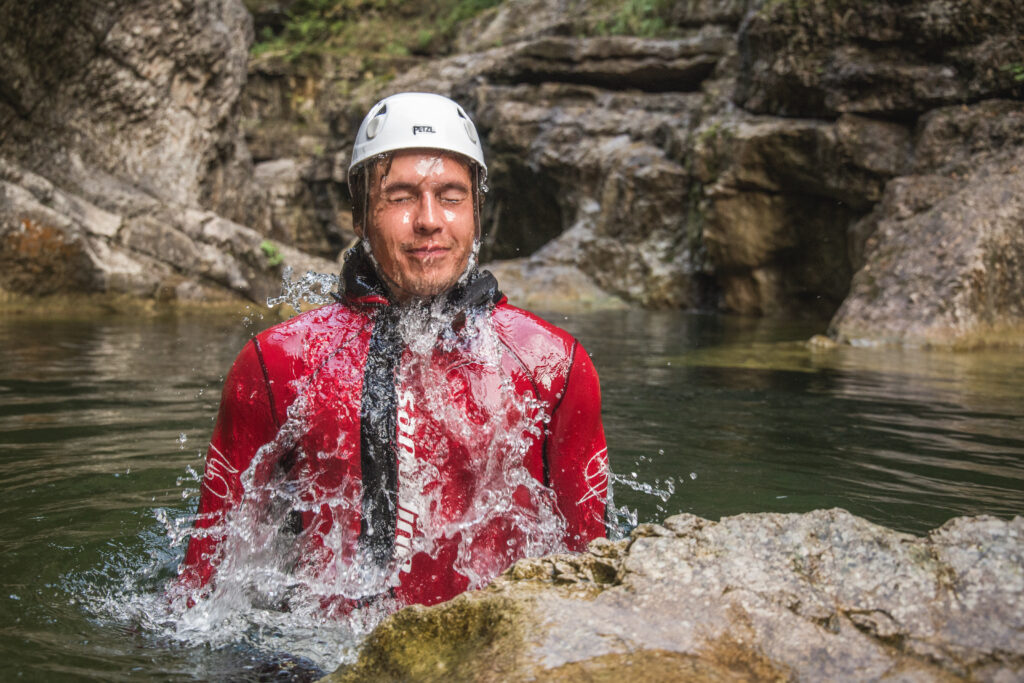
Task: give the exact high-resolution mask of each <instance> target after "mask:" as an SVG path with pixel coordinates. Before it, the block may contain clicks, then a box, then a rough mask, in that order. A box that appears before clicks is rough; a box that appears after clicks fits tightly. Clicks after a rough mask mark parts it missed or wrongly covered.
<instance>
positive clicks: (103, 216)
mask: <svg viewBox="0 0 1024 683" xmlns="http://www.w3.org/2000/svg"><path fill="white" fill-rule="evenodd" d="M126 196H128V197H131V196H133V195H130V194H128V195H126ZM137 196H138V201H137V202H135V205H136V206H146V207H148V208H149V210H148V211H145V212H143V213H140V214H138V215H132V214H127V215H124V214H117V213H112V212H110V211H107V210H105V209H102V208H100V207H99V206H96V205H95V204H92V203H90V202H88V201H87V200H85V199H83V198H82V197H81V196H77V195H73V194H70V193H67V192H65V191H63V190H61V189H59V188H58V187H56V186H55V185H54V184H52V183H50V182H49V181H48V180H46V179H45V178H42V177H40V176H38V175H36V174H34V173H32V172H30V171H27V170H25V169H22V168H19V167H17V166H14V165H12V164H10V163H7V162H4V161H3V159H0V289H3V290H6V291H8V292H12V293H15V294H26V295H32V296H47V295H52V294H66V295H81V294H89V293H105V294H114V295H116V294H124V295H129V296H132V297H141V298H151V299H158V300H161V301H172V300H187V301H197V300H200V299H207V300H210V301H230V300H238V297H239V296H242V297H245V298H246V299H248V300H250V301H257V302H260V303H265V302H266V298H267V297H268V296H271V295H273V294H277V293H278V292H279V290H280V278H281V273H282V270H283V268H285V267H289V266H290V267H292V268H293V269H294V270H298V271H299V272H303V271H305V270H317V271H321V272H326V273H331V272H334V271H335V270H337V265H336V264H335V263H333V262H330V261H326V260H324V259H317V258H316V257H312V256H309V255H307V254H304V253H302V252H299V251H298V250H296V249H293V248H290V247H288V246H286V245H277V244H274V243H272V242H269V241H266V239H265V238H264V237H263V235H261V234H259V233H258V232H256V231H255V230H252V229H250V228H246V227H245V226H242V225H239V224H237V223H234V222H232V221H229V220H227V219H225V218H223V217H220V216H218V215H217V214H215V213H213V212H210V211H201V210H197V209H186V208H182V207H169V206H167V205H164V204H160V203H159V202H155V203H154V204H152V205H150V204H149V202H148V200H147V198H148V199H151V197H150V196H149V195H143V194H140V193H137ZM129 205H131V203H129ZM267 245H269V246H267ZM268 250H269V251H268ZM270 252H273V253H270Z"/></svg>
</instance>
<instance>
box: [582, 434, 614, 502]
mask: <svg viewBox="0 0 1024 683" xmlns="http://www.w3.org/2000/svg"><path fill="white" fill-rule="evenodd" d="M607 459H608V447H607V446H605V447H604V448H602V449H600V450H599V451H598V452H597V453H594V454H593V455H592V456H590V460H588V461H587V466H586V467H584V468H583V479H584V481H585V482H586V484H587V492H586V493H585V494H583V497H582V498H580V499H579V500H578V501H576V504H577V505H582V504H583V503H585V502H587V501H588V500H591V499H594V498H597V499H598V500H604V499H605V497H606V495H607V493H608V466H607V465H606V462H607Z"/></svg>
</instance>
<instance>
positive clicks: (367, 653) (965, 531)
mask: <svg viewBox="0 0 1024 683" xmlns="http://www.w3.org/2000/svg"><path fill="white" fill-rule="evenodd" d="M645 526H646V525H645ZM1022 631H1024V518H1020V517H1017V518H1015V519H1013V520H1012V521H1006V520H1000V519H995V518H992V517H976V518H958V519H954V520H951V521H950V522H948V523H946V524H945V525H944V526H942V527H940V528H939V529H936V530H934V531H932V532H931V533H930V534H929V535H928V536H927V537H924V538H919V537H914V536H910V535H907V534H902V533H897V532H895V531H892V530H889V529H886V528H884V527H880V526H877V525H874V524H871V523H870V522H867V521H865V520H863V519H860V518H857V517H854V516H853V515H850V514H849V513H847V512H845V511H843V510H817V511H814V512H810V513H807V514H802V515H799V514H791V515H784V514H745V515H738V516H736V517H727V518H724V519H722V520H721V521H720V522H711V521H708V520H704V519H700V518H698V517H695V516H693V515H679V516H676V517H671V518H669V519H667V520H665V522H664V524H663V525H660V526H657V525H655V526H653V527H651V528H643V527H642V528H638V529H637V530H636V531H635V532H634V533H633V535H632V538H631V539H629V540H627V541H621V542H618V543H609V542H607V541H602V542H600V543H598V544H596V545H592V546H591V550H590V552H589V553H585V554H583V555H576V556H571V555H570V556H552V557H548V558H540V559H527V560H523V561H521V562H519V563H517V564H516V565H515V566H513V567H512V568H511V569H509V570H508V571H507V572H506V573H505V574H503V575H502V576H501V577H499V578H498V579H497V580H496V581H495V582H494V583H493V584H492V585H491V586H490V587H488V588H487V589H484V590H482V591H478V592H474V593H468V594H464V595H462V596H460V597H458V598H456V599H455V600H452V601H451V602H448V603H445V604H442V605H437V606H434V607H430V608H423V607H410V608H406V609H404V610H402V611H400V612H398V613H397V614H395V615H394V616H392V617H391V618H389V619H388V620H386V621H385V622H384V623H383V624H382V625H381V626H379V627H378V628H377V629H376V630H375V631H374V632H373V633H371V634H370V636H369V637H368V638H367V640H366V641H365V643H364V645H363V647H362V650H361V653H360V656H359V660H358V661H357V662H356V663H355V664H354V665H353V666H351V667H349V668H347V669H345V668H343V669H340V670H339V671H338V672H336V673H335V674H333V676H331V677H329V678H328V679H326V680H333V681H360V680H403V681H410V680H417V681H429V680H441V679H450V678H453V677H454V678H456V679H458V680H467V681H489V680H579V679H586V680H595V679H596V680H608V679H611V678H613V677H626V678H628V679H630V680H643V679H646V678H651V679H653V680H681V679H688V678H696V679H700V680H705V679H707V680H736V679H738V678H739V679H746V680H751V679H753V680H763V679H780V678H784V679H799V680H826V679H830V680H835V679H844V680H865V679H867V680H877V679H883V678H898V679H900V680H921V681H925V680H927V681H933V680H954V679H961V678H971V679H979V680H993V681H995V680H1016V679H1017V678H1019V677H1020V676H1021V675H1022V674H1024V638H1022V637H1021V632H1022Z"/></svg>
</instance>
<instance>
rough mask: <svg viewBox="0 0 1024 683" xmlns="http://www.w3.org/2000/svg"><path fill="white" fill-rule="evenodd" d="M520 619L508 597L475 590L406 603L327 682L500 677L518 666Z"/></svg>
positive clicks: (521, 630)
mask: <svg viewBox="0 0 1024 683" xmlns="http://www.w3.org/2000/svg"><path fill="white" fill-rule="evenodd" d="M523 619H524V617H523V615H522V613H521V610H520V609H519V606H518V604H517V603H516V602H515V601H514V600H511V599H509V598H505V597H502V596H492V595H485V594H480V593H475V594H466V595H463V596H460V597H458V598H456V599H455V600H452V601H451V602H447V603H444V604H441V605H437V606H435V607H427V608H424V607H408V608H406V609H404V610H401V611H400V612H397V613H396V614H394V615H393V616H391V617H390V618H389V619H387V620H386V621H385V622H384V623H383V624H381V625H380V626H378V627H377V628H376V629H375V630H374V631H373V633H371V634H370V635H369V636H368V637H367V639H366V641H365V642H364V644H363V647H362V649H361V651H360V655H359V661H358V662H356V664H355V665H353V666H352V667H350V668H349V669H348V670H344V671H343V670H339V671H338V672H336V673H335V674H334V675H333V676H331V677H329V678H328V680H329V681H335V682H336V683H341V682H344V683H351V682H354V681H448V680H453V679H455V680H503V679H504V678H505V677H506V676H508V675H511V674H512V673H514V672H515V671H517V670H518V669H519V666H520V662H519V658H520V657H521V654H522V641H523V634H524V632H525V625H524V623H523Z"/></svg>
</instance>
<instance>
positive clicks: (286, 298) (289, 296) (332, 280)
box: [267, 266, 341, 313]
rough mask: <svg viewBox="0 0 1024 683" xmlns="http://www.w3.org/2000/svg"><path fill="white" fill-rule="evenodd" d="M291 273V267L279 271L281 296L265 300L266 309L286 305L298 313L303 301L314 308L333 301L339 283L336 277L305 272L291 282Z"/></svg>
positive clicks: (330, 274)
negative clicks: (333, 294)
mask: <svg viewBox="0 0 1024 683" xmlns="http://www.w3.org/2000/svg"><path fill="white" fill-rule="evenodd" d="M292 273H293V270H292V267H291V266H285V267H284V268H283V269H282V270H281V294H279V295H278V296H274V297H268V298H267V307H268V308H274V307H275V306H279V305H281V304H288V305H289V306H291V307H292V308H293V309H295V311H296V312H297V313H299V312H302V303H303V302H304V301H305V302H307V303H310V304H313V305H315V306H322V305H323V304H329V303H331V302H332V301H334V298H333V296H332V293H333V292H336V291H337V290H338V286H339V284H340V282H341V280H340V278H339V277H338V276H337V275H334V274H333V273H318V272H315V271H312V270H307V271H306V273H305V274H304V275H303V276H302V277H301V278H299V279H298V280H292Z"/></svg>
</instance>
